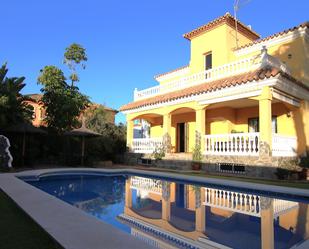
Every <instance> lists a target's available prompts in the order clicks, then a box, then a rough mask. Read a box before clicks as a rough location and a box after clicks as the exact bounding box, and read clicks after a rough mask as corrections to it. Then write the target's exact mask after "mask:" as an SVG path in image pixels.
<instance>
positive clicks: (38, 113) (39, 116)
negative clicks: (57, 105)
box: [25, 101, 45, 127]
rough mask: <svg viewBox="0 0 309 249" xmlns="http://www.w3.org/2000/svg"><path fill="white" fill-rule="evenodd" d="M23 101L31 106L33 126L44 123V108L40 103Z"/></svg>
mask: <svg viewBox="0 0 309 249" xmlns="http://www.w3.org/2000/svg"><path fill="white" fill-rule="evenodd" d="M25 103H27V104H28V105H31V106H32V107H33V120H32V124H33V126H36V127H39V126H41V125H45V124H44V121H43V119H44V117H45V109H44V108H43V107H42V105H40V104H39V103H37V102H35V101H25Z"/></svg>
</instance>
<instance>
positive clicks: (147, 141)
mask: <svg viewBox="0 0 309 249" xmlns="http://www.w3.org/2000/svg"><path fill="white" fill-rule="evenodd" d="M162 143H163V138H162V137H157V138H134V139H133V140H132V150H133V152H134V153H145V154H151V153H153V152H154V150H155V149H156V148H159V147H161V146H162Z"/></svg>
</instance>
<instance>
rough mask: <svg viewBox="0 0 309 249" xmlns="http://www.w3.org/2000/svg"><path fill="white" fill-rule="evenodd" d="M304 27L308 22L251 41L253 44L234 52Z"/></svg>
mask: <svg viewBox="0 0 309 249" xmlns="http://www.w3.org/2000/svg"><path fill="white" fill-rule="evenodd" d="M305 27H307V28H309V22H304V23H301V24H299V25H298V26H295V27H292V28H289V29H286V30H283V31H280V32H278V33H275V34H272V35H270V36H267V37H265V38H262V39H259V40H256V41H253V42H251V43H248V44H246V45H243V46H241V47H239V48H238V49H236V50H239V49H242V48H246V47H250V46H253V45H255V44H258V43H261V42H264V41H268V40H271V39H273V38H276V37H279V36H281V35H284V34H287V33H289V32H291V31H294V30H297V29H299V28H305Z"/></svg>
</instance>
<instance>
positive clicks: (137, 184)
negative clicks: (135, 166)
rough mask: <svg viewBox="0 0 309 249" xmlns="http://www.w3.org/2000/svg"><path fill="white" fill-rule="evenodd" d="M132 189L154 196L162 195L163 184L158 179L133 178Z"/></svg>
mask: <svg viewBox="0 0 309 249" xmlns="http://www.w3.org/2000/svg"><path fill="white" fill-rule="evenodd" d="M130 188H131V189H136V190H141V191H147V192H149V193H154V194H160V195H161V194H162V182H161V180H157V179H150V178H145V177H140V176H132V177H131V185H130Z"/></svg>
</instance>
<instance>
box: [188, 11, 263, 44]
mask: <svg viewBox="0 0 309 249" xmlns="http://www.w3.org/2000/svg"><path fill="white" fill-rule="evenodd" d="M235 21H236V20H235V18H234V17H233V16H232V15H231V14H230V13H226V14H225V15H224V16H220V17H218V18H217V19H215V20H213V21H211V22H209V23H207V24H205V25H203V26H201V27H199V28H197V29H194V30H192V31H190V32H188V33H186V34H184V35H183V37H184V38H186V39H188V40H191V39H192V38H194V37H196V36H198V35H200V34H202V33H204V32H206V31H209V30H212V29H214V28H215V27H218V26H219V25H221V24H223V23H226V24H227V25H229V26H231V27H234V28H235ZM237 28H238V31H239V32H241V33H242V34H243V35H245V36H247V37H248V38H250V39H251V40H256V39H259V38H260V36H259V35H258V34H257V33H256V32H254V31H253V30H251V29H250V28H249V27H248V26H247V25H245V24H243V23H241V22H240V21H238V20H237Z"/></svg>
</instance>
